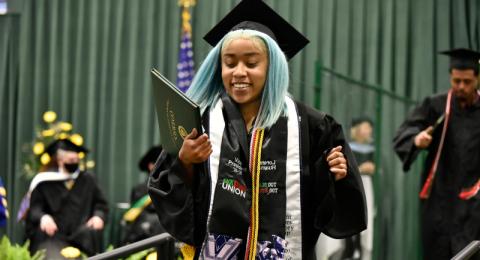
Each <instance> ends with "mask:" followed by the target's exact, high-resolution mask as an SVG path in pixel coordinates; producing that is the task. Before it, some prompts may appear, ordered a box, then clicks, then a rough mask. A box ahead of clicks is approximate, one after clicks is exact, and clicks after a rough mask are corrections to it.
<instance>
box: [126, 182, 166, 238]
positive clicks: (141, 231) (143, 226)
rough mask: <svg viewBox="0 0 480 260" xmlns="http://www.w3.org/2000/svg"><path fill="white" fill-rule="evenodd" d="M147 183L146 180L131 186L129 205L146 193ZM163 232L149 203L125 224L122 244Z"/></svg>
mask: <svg viewBox="0 0 480 260" xmlns="http://www.w3.org/2000/svg"><path fill="white" fill-rule="evenodd" d="M147 184H148V183H147V182H143V183H139V184H137V185H136V186H135V187H133V188H132V191H131V193H130V204H131V205H133V204H134V203H135V202H136V201H137V200H139V199H141V198H143V196H145V195H147V194H148V189H147ZM163 232H165V230H164V229H163V227H162V225H161V224H160V223H159V222H158V217H157V213H156V212H155V208H154V207H153V204H150V205H148V206H147V207H146V208H145V209H144V210H143V211H142V213H140V215H139V216H138V217H137V218H136V219H135V221H133V222H132V223H128V224H127V226H126V230H125V236H124V238H123V241H122V244H130V243H133V242H137V241H140V240H142V239H146V238H149V237H151V236H154V235H158V234H161V233H163Z"/></svg>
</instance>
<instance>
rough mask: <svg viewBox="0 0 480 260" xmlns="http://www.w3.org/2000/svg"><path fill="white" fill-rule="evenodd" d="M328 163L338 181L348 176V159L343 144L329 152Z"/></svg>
mask: <svg viewBox="0 0 480 260" xmlns="http://www.w3.org/2000/svg"><path fill="white" fill-rule="evenodd" d="M327 163H328V166H330V171H331V172H332V173H333V175H334V176H335V180H336V181H338V180H341V179H343V178H345V177H346V176H347V160H346V159H345V156H344V155H343V153H342V146H337V147H335V148H333V149H332V150H331V151H330V152H329V153H328V156H327Z"/></svg>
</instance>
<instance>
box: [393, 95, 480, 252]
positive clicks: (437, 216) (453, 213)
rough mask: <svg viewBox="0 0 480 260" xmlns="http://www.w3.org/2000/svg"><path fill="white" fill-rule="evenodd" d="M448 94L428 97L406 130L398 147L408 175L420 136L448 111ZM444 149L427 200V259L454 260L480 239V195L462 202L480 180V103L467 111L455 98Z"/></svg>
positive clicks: (423, 212) (438, 134)
mask: <svg viewBox="0 0 480 260" xmlns="http://www.w3.org/2000/svg"><path fill="white" fill-rule="evenodd" d="M446 100H447V94H437V95H434V96H431V97H428V98H426V99H425V100H424V101H423V103H422V104H421V105H420V106H418V107H417V108H415V109H414V110H413V112H412V113H411V114H410V115H409V116H408V118H407V119H406V121H405V122H404V123H403V124H402V125H401V126H400V128H399V129H398V131H397V133H396V135H395V137H394V149H395V151H396V153H397V154H398V156H399V157H400V159H401V160H402V162H403V168H404V170H405V171H408V170H409V168H410V165H411V164H412V162H413V161H414V160H415V158H416V156H417V155H418V153H419V149H417V148H416V147H415V145H414V143H413V139H414V137H415V135H417V134H418V133H419V132H420V131H422V130H424V129H425V128H427V127H428V126H431V125H433V124H434V123H435V122H436V120H437V119H438V118H439V117H440V116H441V115H442V114H443V113H444V110H445V103H446ZM449 120H450V121H449V123H448V124H449V125H448V129H447V133H446V136H445V141H444V145H443V151H442V154H441V157H440V160H439V163H438V167H437V172H436V176H435V179H434V182H433V186H432V190H431V193H430V197H429V198H428V199H426V200H422V201H421V226H422V242H423V251H424V252H423V254H424V256H425V259H450V258H451V257H452V256H454V255H455V254H456V253H458V252H459V251H460V250H461V249H462V248H464V247H465V246H466V245H467V244H468V243H469V242H471V241H472V240H478V239H480V205H479V201H480V195H476V196H475V197H473V198H471V199H469V200H461V199H460V198H459V197H458V195H459V193H460V192H461V190H462V189H463V188H468V187H472V186H473V184H474V183H475V182H476V181H477V180H478V179H479V177H480V171H479V169H480V148H479V147H480V103H479V102H478V101H477V102H476V103H475V104H474V105H473V106H471V107H468V108H465V109H462V108H461V107H460V106H459V104H458V102H457V100H456V99H455V98H453V97H452V107H451V115H450V119H449ZM442 127H443V124H442V125H440V126H439V127H437V128H436V129H435V131H434V133H433V134H432V137H433V140H432V143H431V144H430V146H429V147H428V155H427V159H426V162H425V164H424V165H425V166H424V169H423V173H422V176H421V185H422V186H423V184H424V183H425V180H426V178H427V175H428V171H429V170H430V167H431V165H432V162H433V159H434V157H435V154H436V151H437V148H438V146H439V141H440V137H441V134H442Z"/></svg>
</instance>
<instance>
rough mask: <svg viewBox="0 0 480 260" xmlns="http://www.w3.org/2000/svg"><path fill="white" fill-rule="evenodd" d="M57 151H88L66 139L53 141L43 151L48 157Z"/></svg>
mask: <svg viewBox="0 0 480 260" xmlns="http://www.w3.org/2000/svg"><path fill="white" fill-rule="evenodd" d="M59 149H61V150H64V151H72V152H77V153H80V152H84V153H87V152H88V150H87V149H86V148H85V147H83V146H80V145H76V144H74V143H73V142H72V141H70V140H68V139H58V140H55V141H53V142H52V143H51V144H49V145H48V146H47V148H46V149H45V151H46V152H47V153H48V154H49V155H50V156H52V155H54V154H55V153H56V152H57V151H58V150H59Z"/></svg>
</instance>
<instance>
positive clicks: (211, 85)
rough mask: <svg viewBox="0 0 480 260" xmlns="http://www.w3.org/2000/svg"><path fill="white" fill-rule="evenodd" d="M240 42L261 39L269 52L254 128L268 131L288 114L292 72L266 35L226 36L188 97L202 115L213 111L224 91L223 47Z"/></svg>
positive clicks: (200, 71) (238, 33)
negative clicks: (235, 41)
mask: <svg viewBox="0 0 480 260" xmlns="http://www.w3.org/2000/svg"><path fill="white" fill-rule="evenodd" d="M238 38H243V39H252V38H259V39H261V40H262V42H263V43H264V44H265V45H266V49H267V50H268V57H269V62H268V72H267V77H266V81H265V87H264V89H263V93H262V102H261V105H260V109H259V111H258V114H257V117H256V120H255V126H256V127H261V128H269V127H271V126H272V125H273V124H275V122H276V121H277V120H278V118H279V117H281V116H286V114H287V113H286V104H285V96H286V95H287V94H288V83H289V71H288V62H287V59H286V57H285V54H284V53H283V52H282V50H281V49H280V47H279V46H278V44H277V43H276V42H275V41H274V40H273V39H272V38H271V37H270V36H268V35H266V34H264V33H261V32H258V31H255V30H237V31H232V32H229V33H228V34H226V35H225V36H224V37H223V39H222V40H221V41H220V42H219V43H218V44H217V45H216V46H215V47H214V48H213V49H212V50H211V51H210V52H209V53H208V55H207V57H206V58H205V60H204V61H203V63H202V65H200V68H199V69H198V71H197V73H196V75H195V77H194V79H193V81H192V84H191V86H190V88H189V89H188V91H187V95H188V96H189V97H190V98H191V99H192V100H193V101H195V102H196V103H197V104H199V106H200V108H201V110H202V113H203V112H205V109H206V108H208V107H210V108H213V106H214V105H215V103H216V102H217V101H218V99H219V98H220V94H221V93H222V92H224V91H225V90H224V86H223V82H222V75H221V66H220V55H221V51H222V48H223V45H224V43H227V44H228V43H229V42H231V40H233V39H238Z"/></svg>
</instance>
